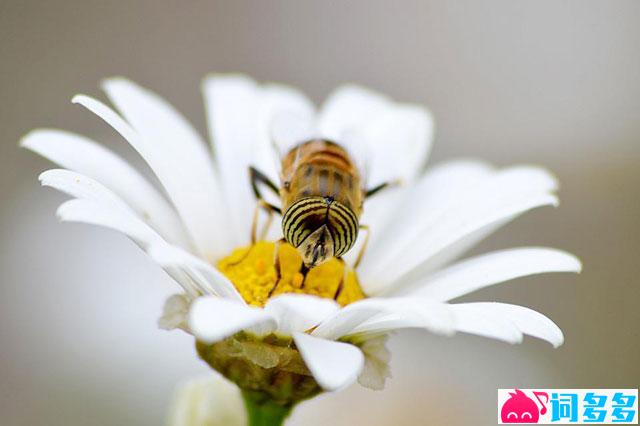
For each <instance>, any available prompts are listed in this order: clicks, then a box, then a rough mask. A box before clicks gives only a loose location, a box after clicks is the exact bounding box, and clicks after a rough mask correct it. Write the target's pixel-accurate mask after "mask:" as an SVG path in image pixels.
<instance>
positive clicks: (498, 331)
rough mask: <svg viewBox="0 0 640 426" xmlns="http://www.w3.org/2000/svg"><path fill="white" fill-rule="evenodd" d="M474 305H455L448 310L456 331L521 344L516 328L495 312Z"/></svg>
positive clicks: (520, 334)
mask: <svg viewBox="0 0 640 426" xmlns="http://www.w3.org/2000/svg"><path fill="white" fill-rule="evenodd" d="M473 305H474V304H455V305H451V306H450V309H451V312H452V313H453V315H454V318H455V321H456V330H457V331H461V332H463V333H469V334H476V335H478V336H482V337H487V338H490V339H496V340H501V341H503V342H507V343H511V344H516V343H522V332H521V331H520V329H518V327H517V326H516V325H515V324H514V323H513V322H512V321H510V320H509V319H508V318H505V317H504V316H503V315H499V314H498V313H497V312H493V311H491V310H488V309H482V307H481V306H473Z"/></svg>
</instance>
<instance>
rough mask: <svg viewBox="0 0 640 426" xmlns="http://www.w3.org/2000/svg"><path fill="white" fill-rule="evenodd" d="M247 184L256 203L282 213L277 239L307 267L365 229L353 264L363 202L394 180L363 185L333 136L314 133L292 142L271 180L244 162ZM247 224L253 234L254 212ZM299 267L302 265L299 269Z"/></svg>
mask: <svg viewBox="0 0 640 426" xmlns="http://www.w3.org/2000/svg"><path fill="white" fill-rule="evenodd" d="M249 173H250V178H251V186H252V189H253V192H254V194H255V196H256V198H257V199H258V208H263V209H265V210H266V211H267V212H268V213H269V221H270V220H271V218H272V215H273V213H276V214H279V215H281V216H282V233H283V235H284V238H283V240H281V241H280V242H282V241H286V242H287V243H289V244H291V245H292V246H294V247H295V248H296V249H297V250H298V252H299V253H300V256H301V257H302V260H303V269H304V270H308V269H310V268H313V267H315V266H317V265H320V264H322V263H324V262H326V261H328V260H330V259H332V258H338V259H341V257H342V256H343V255H344V254H345V253H347V252H348V251H349V250H350V249H351V248H352V247H353V245H354V244H355V242H356V239H357V237H358V232H359V231H360V230H361V229H362V230H364V231H367V234H366V238H365V240H364V243H363V245H362V248H361V250H360V253H359V254H358V256H357V258H356V261H355V263H354V265H353V266H354V267H356V266H357V265H358V264H359V263H360V261H361V259H362V256H363V254H364V251H365V249H366V245H367V241H368V238H369V229H368V228H367V226H366V225H362V224H360V217H361V216H362V210H363V202H364V200H365V199H366V198H367V197H370V196H372V195H373V194H375V193H377V192H378V191H380V190H382V189H383V188H386V187H387V186H389V185H390V184H392V183H393V182H386V183H382V184H380V185H377V186H375V187H373V188H371V189H369V190H366V189H364V185H363V178H362V176H361V174H360V171H359V170H358V167H357V166H356V164H355V162H354V161H353V159H352V158H351V157H350V156H349V154H348V153H347V151H346V150H345V149H344V148H343V147H341V146H340V145H338V144H337V143H335V142H332V141H329V140H325V139H313V140H309V141H306V142H303V143H300V144H298V145H296V146H295V147H293V148H292V149H291V150H290V151H289V152H288V153H287V154H286V155H285V156H284V157H283V159H282V164H281V173H280V180H281V186H280V187H278V186H276V185H275V184H274V183H273V182H272V181H271V180H269V178H268V177H267V176H266V175H264V174H263V173H261V172H260V171H259V170H257V169H255V168H254V167H250V168H249ZM260 184H263V185H265V186H266V187H267V188H269V189H270V190H271V191H273V192H274V193H275V194H277V195H278V196H279V197H280V201H281V205H282V208H280V207H277V206H275V205H273V204H269V203H268V202H266V201H265V199H264V197H263V196H262V193H261V192H260ZM258 208H257V209H256V213H255V214H254V221H253V226H252V242H255V240H256V236H255V234H256V227H257V225H256V223H257V217H258V215H257V212H258ZM303 272H304V271H303Z"/></svg>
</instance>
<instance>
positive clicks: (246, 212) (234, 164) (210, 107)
mask: <svg viewBox="0 0 640 426" xmlns="http://www.w3.org/2000/svg"><path fill="white" fill-rule="evenodd" d="M203 91H204V96H205V102H206V107H207V108H206V109H207V115H208V123H209V128H210V134H211V140H212V142H213V150H214V153H215V158H216V162H217V165H218V169H219V171H220V176H221V180H222V185H223V190H224V194H225V196H226V198H225V199H226V202H227V203H229V206H230V209H231V211H232V212H233V215H232V216H231V224H232V229H233V230H234V243H235V244H236V245H238V244H243V243H246V240H247V238H248V236H249V234H248V232H247V230H248V229H249V227H250V225H251V217H252V213H253V210H254V208H255V205H256V201H255V197H254V195H253V193H252V191H251V186H250V185H249V166H254V167H256V168H258V169H259V170H260V171H262V172H263V173H265V174H266V175H267V176H269V177H270V179H271V180H272V181H273V182H276V184H277V182H278V179H279V173H278V170H279V167H280V166H279V164H278V158H277V153H276V151H275V148H274V146H273V144H272V140H271V134H270V131H271V130H270V125H271V122H272V121H273V120H274V118H275V117H276V116H277V115H278V114H282V113H291V114H300V115H312V114H313V106H312V105H311V103H310V102H309V101H308V100H307V99H306V98H305V97H304V95H302V94H301V93H299V92H297V91H296V90H295V89H292V88H288V87H284V86H275V85H271V86H265V87H261V86H259V85H257V84H256V83H255V82H254V81H253V80H251V79H250V78H248V77H246V76H242V75H213V76H211V77H209V78H207V79H206V80H205V81H204V83H203Z"/></svg>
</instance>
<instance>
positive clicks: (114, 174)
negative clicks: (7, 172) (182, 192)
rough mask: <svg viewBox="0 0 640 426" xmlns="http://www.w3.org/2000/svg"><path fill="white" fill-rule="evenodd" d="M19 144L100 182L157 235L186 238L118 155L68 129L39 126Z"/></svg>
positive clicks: (180, 241) (161, 203) (149, 187)
mask: <svg viewBox="0 0 640 426" xmlns="http://www.w3.org/2000/svg"><path fill="white" fill-rule="evenodd" d="M21 145H22V146H23V147H25V148H27V149H30V150H31V151H33V152H36V153H38V154H40V155H42V156H43V157H45V158H47V159H49V160H51V161H53V162H54V163H57V164H59V165H60V166H62V167H64V168H67V169H70V170H73V171H76V172H78V173H81V174H83V175H85V176H88V177H90V178H93V179H95V180H97V181H98V182H100V183H102V184H103V185H104V186H106V187H107V188H109V189H111V190H112V191H113V192H115V193H116V194H118V195H119V196H120V197H122V199H123V200H125V202H126V203H127V204H128V205H129V206H131V208H133V209H134V210H135V211H136V212H137V213H138V214H139V215H141V216H142V217H146V218H148V222H149V224H151V225H152V226H153V227H154V228H155V229H156V230H157V231H158V232H160V234H161V235H163V236H164V237H165V238H167V239H168V240H170V241H172V242H174V243H176V244H180V245H183V246H186V244H187V237H186V235H185V233H184V230H183V227H182V223H181V222H180V219H179V218H178V215H177V214H176V212H175V210H174V209H173V207H171V206H170V205H169V203H168V202H167V201H166V200H165V199H164V197H163V196H162V195H160V193H159V192H158V191H157V190H156V189H155V188H154V187H153V186H152V185H151V184H150V183H149V182H148V181H147V179H145V178H144V177H143V176H142V175H141V174H140V173H138V172H137V171H136V170H135V169H134V168H133V167H131V166H130V165H129V164H127V162H126V161H124V160H123V159H122V158H120V157H119V156H117V155H116V154H114V153H113V152H111V151H109V150H108V149H106V148H104V147H102V146H100V145H98V144H97V143H95V142H94V141H92V140H90V139H87V138H85V137H83V136H80V135H76V134H73V133H70V132H66V131H62V130H55V129H40V130H34V131H32V132H30V133H28V134H27V135H26V136H25V137H24V138H23V139H22V141H21Z"/></svg>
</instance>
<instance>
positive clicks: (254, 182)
mask: <svg viewBox="0 0 640 426" xmlns="http://www.w3.org/2000/svg"><path fill="white" fill-rule="evenodd" d="M249 178H250V179H251V188H252V189H253V193H254V195H255V196H256V198H257V199H258V200H264V197H263V196H262V193H261V192H260V187H258V184H259V183H262V184H264V185H266V186H267V188H269V189H270V190H271V191H273V192H274V193H275V194H276V195H279V194H280V191H279V190H278V187H277V186H276V184H275V183H273V182H271V179H269V177H267V175H265V174H264V173H262V172H261V171H259V170H258V169H256V168H255V167H253V166H249ZM264 206H265V207H268V208H269V209H271V210H272V211H273V212H275V213H278V214H282V212H281V211H280V208H279V207H276V206H274V205H273V204H269V203H267V202H266V201H264Z"/></svg>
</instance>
